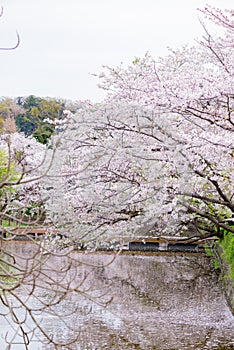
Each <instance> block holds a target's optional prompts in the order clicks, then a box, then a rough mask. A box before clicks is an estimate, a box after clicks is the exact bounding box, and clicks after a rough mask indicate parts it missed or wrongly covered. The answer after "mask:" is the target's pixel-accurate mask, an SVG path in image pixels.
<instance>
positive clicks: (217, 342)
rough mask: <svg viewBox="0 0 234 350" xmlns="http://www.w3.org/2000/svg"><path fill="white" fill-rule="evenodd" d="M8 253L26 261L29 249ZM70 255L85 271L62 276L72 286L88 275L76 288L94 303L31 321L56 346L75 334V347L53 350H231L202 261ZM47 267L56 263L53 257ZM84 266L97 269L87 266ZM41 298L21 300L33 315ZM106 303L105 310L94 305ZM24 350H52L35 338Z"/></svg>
mask: <svg viewBox="0 0 234 350" xmlns="http://www.w3.org/2000/svg"><path fill="white" fill-rule="evenodd" d="M12 249H16V250H17V251H18V252H19V253H22V254H26V252H29V250H30V244H25V243H21V244H16V243H15V244H14V245H12ZM72 254H73V258H75V259H79V260H80V261H82V262H83V263H85V264H80V265H79V269H78V270H75V269H74V271H76V273H74V274H73V272H74V271H72V269H71V271H70V272H69V273H70V274H71V276H73V279H74V281H73V282H74V285H75V284H76V283H75V282H76V281H75V280H77V281H78V280H79V278H81V276H83V275H84V274H85V273H88V277H87V279H86V280H85V283H84V285H83V287H82V288H83V290H84V291H86V292H87V293H88V295H89V296H91V297H92V298H96V297H97V296H99V297H98V298H97V299H95V301H92V300H88V299H87V298H86V297H85V296H84V295H82V293H80V294H79V295H77V294H72V295H70V296H69V299H68V298H67V299H65V300H63V301H62V302H60V303H59V304H57V305H55V306H54V310H56V312H58V313H62V314H63V315H64V316H65V315H67V318H65V317H64V319H63V320H61V319H60V320H59V319H58V318H57V317H56V316H55V313H47V312H45V313H44V314H41V313H40V314H38V315H37V314H36V313H35V316H36V317H38V319H39V318H40V319H41V322H42V325H43V327H45V328H46V330H47V331H48V332H49V333H50V334H52V335H53V337H54V339H56V340H57V341H58V342H65V341H67V340H69V339H73V337H74V334H73V333H74V331H75V332H76V335H77V337H78V340H77V341H76V342H75V343H74V344H71V345H70V346H68V345H66V346H64V347H63V346H60V347H58V349H63V350H68V349H71V350H73V349H74V350H99V349H108V350H109V349H113V350H114V349H116V350H118V349H120V350H128V349H129V350H130V349H142V350H154V349H155V350H169V349H170V350H191V349H204V350H205V349H207V350H209V349H212V350H218V349H219V350H224V349H225V350H231V349H234V338H233V337H234V336H233V335H234V318H233V316H232V315H231V312H230V310H229V309H228V307H227V304H226V301H225V298H224V295H223V293H222V292H221V290H220V286H219V283H218V277H217V275H216V273H215V272H214V271H212V269H211V268H210V265H209V259H208V258H207V257H205V256H203V255H196V254H195V255H192V254H190V255H189V254H168V255H167V254H165V255H151V256H150V255H134V256H133V255H127V254H124V255H120V256H117V257H116V259H115V260H114V261H113V262H112V263H111V264H110V265H108V262H109V261H110V260H111V259H112V256H111V254H101V253H90V254H84V253H79V252H77V253H72ZM55 259H56V262H55V261H53V260H55ZM51 260H52V263H58V258H56V257H51ZM87 263H91V264H92V265H98V266H99V267H94V266H87ZM77 271H78V272H77ZM18 293H23V291H19V292H18ZM43 293H44V292H43ZM43 293H42V294H43ZM42 294H41V295H40V298H39V299H36V298H35V297H32V298H31V299H30V300H28V302H29V303H31V305H32V306H33V308H34V309H35V310H36V306H37V304H40V303H41V302H42V301H43V300H44V301H46V300H47V299H48V300H49V298H50V295H49V294H50V291H48V292H47V294H46V293H44V294H43V295H42ZM110 299H111V302H110V303H108V304H107V306H106V307H103V306H102V305H99V303H98V301H103V300H105V301H108V300H110ZM1 312H4V306H1ZM17 312H18V315H19V317H22V318H23V317H24V313H23V310H22V309H18V311H17ZM7 319H8V320H10V318H9V317H8V318H7ZM7 319H4V318H3V317H1V320H0V335H6V333H7V332H9V334H8V336H10V332H11V331H10V326H9V324H8V323H7ZM65 319H66V322H67V327H66V326H65V325H64V320H65ZM31 325H32V323H31ZM28 327H29V328H30V318H29V319H28ZM37 337H38V338H37ZM18 340H19V339H18ZM18 340H17V339H15V341H16V342H17V341H18ZM0 349H6V344H5V342H4V340H3V339H0ZM10 349H13V350H18V349H19V350H21V349H24V346H23V345H12V347H11V348H10ZM29 349H30V350H37V349H40V350H50V349H51V350H52V349H54V347H53V346H52V345H50V344H48V345H46V344H43V343H42V337H41V334H40V333H39V332H38V333H37V334H36V335H35V334H34V336H33V339H32V341H31V342H30V346H29Z"/></svg>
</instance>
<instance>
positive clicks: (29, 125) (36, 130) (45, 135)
mask: <svg viewBox="0 0 234 350" xmlns="http://www.w3.org/2000/svg"><path fill="white" fill-rule="evenodd" d="M17 103H18V105H19V106H21V107H23V108H24V112H23V113H20V114H18V115H17V117H16V124H17V126H18V128H19V130H20V131H22V132H24V133H25V135H26V136H29V135H32V136H33V137H35V138H36V139H37V140H38V141H39V142H41V143H43V144H46V143H47V142H48V140H49V138H50V136H51V135H52V134H53V132H54V131H55V126H54V125H53V124H52V123H51V122H53V121H54V120H55V119H62V118H63V111H64V109H65V102H64V101H60V100H56V99H46V98H40V97H36V96H33V95H30V96H28V97H27V98H26V99H23V98H21V97H19V98H18V99H17Z"/></svg>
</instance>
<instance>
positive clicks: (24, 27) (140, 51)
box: [0, 0, 233, 101]
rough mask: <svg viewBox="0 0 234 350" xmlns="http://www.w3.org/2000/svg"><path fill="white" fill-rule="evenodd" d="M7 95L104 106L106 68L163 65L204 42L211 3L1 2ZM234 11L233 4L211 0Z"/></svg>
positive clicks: (1, 80) (2, 91)
mask: <svg viewBox="0 0 234 350" xmlns="http://www.w3.org/2000/svg"><path fill="white" fill-rule="evenodd" d="M0 3H1V4H2V5H3V7H4V15H3V16H2V18H1V19H0V47H2V46H9V45H11V44H12V45H14V42H15V40H16V35H15V30H16V29H17V30H18V32H19V34H20V37H21V44H20V47H19V48H18V49H17V50H15V51H0V62H1V72H0V96H9V97H15V96H28V95H30V94H34V95H36V96H41V97H56V98H65V99H72V100H83V99H91V100H93V101H99V100H100V99H102V98H103V97H104V92H102V91H101V90H100V89H98V87H97V84H98V79H97V78H95V77H94V76H92V73H97V74H98V73H99V72H100V71H101V70H102V65H109V66H112V67H114V66H117V65H119V64H120V63H121V62H123V63H124V64H125V65H128V64H130V63H131V62H132V61H133V59H134V57H141V56H143V55H144V54H145V53H146V52H147V51H148V52H149V53H150V54H151V55H153V56H154V57H155V58H156V57H157V56H162V55H165V54H166V53H167V47H173V48H178V47H180V46H181V45H184V44H186V43H190V44H193V43H194V39H196V38H198V37H200V36H201V35H202V28H201V25H200V23H199V20H198V12H197V11H196V9H197V7H201V8H203V7H204V6H205V5H206V3H207V1H204V0H0ZM208 3H209V4H211V5H213V6H218V7H221V8H223V9H224V8H231V3H233V0H210V1H209V2H208Z"/></svg>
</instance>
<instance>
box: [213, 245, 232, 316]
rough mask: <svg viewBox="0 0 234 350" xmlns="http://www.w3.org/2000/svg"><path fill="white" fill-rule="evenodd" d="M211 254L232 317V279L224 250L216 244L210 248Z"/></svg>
mask: <svg viewBox="0 0 234 350" xmlns="http://www.w3.org/2000/svg"><path fill="white" fill-rule="evenodd" d="M212 252H213V254H214V258H215V260H216V263H217V264H218V267H219V269H220V276H221V280H222V285H223V289H224V294H225V296H226V299H227V303H228V306H229V307H230V310H231V312H232V314H233V315H234V279H233V278H232V276H231V275H230V267H229V265H228V263H227V261H226V259H225V254H224V250H223V248H222V246H221V245H220V244H218V243H216V244H215V245H214V246H213V247H212Z"/></svg>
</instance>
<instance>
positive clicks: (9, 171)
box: [0, 149, 19, 201]
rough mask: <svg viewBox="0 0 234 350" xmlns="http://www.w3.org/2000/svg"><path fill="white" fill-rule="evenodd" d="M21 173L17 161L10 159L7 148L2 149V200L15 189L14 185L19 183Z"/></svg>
mask: <svg viewBox="0 0 234 350" xmlns="http://www.w3.org/2000/svg"><path fill="white" fill-rule="evenodd" d="M18 180H19V174H18V172H17V169H16V163H15V162H12V161H10V160H9V157H8V156H7V153H6V151H5V150H1V149H0V197H1V199H0V201H2V200H3V197H5V196H7V193H11V192H13V191H15V189H14V188H13V187H12V186H14V185H16V184H17V183H18Z"/></svg>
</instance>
